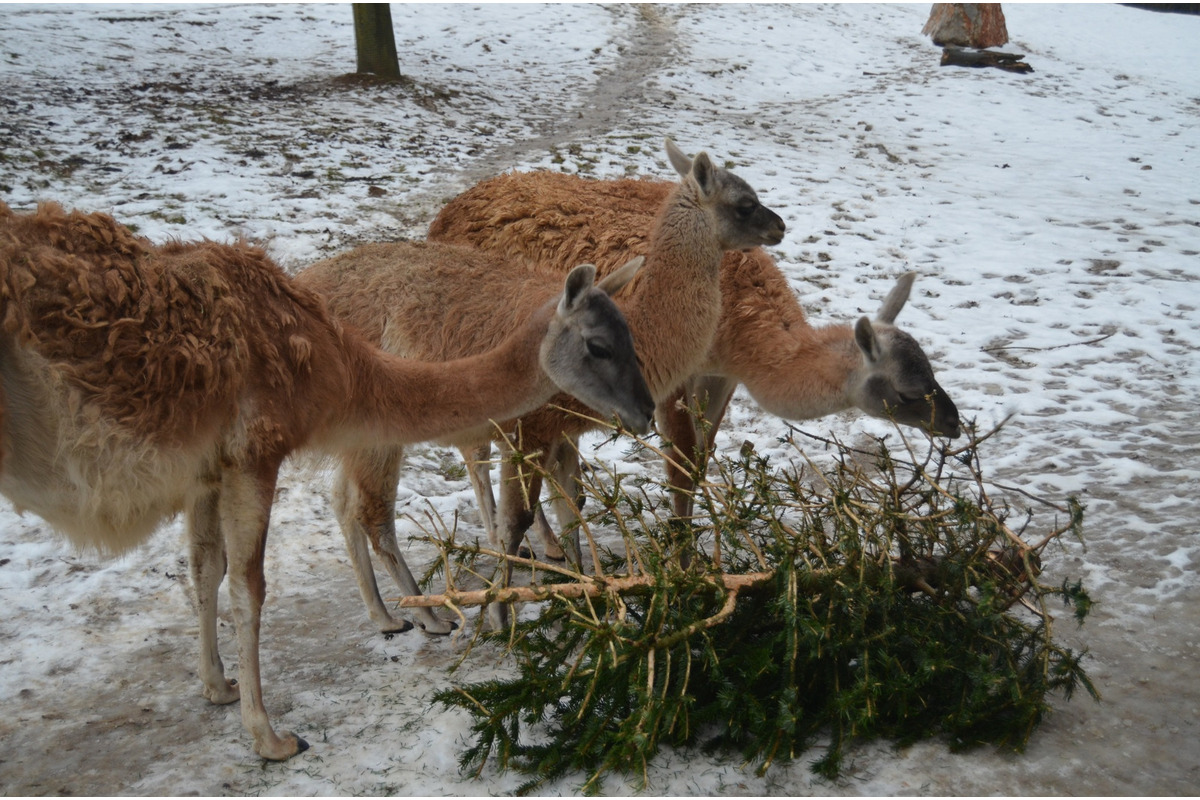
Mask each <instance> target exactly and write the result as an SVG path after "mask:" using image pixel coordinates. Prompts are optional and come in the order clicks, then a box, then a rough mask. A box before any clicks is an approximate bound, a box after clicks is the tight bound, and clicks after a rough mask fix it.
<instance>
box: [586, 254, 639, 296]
mask: <svg viewBox="0 0 1200 800" xmlns="http://www.w3.org/2000/svg"><path fill="white" fill-rule="evenodd" d="M645 263H646V259H645V257H643V256H638V257H636V258H631V259H629V260H628V261H626V262H625V264H624V265H623V266H622V267H621V268H619V269H618V270H616V271H615V272H611V273H609V274H608V275H605V276H604V278H603V279H601V281H600V282H599V283H597V284H596V286H597V288H600V289H603V290H604V292H605V293H606V294H608V296H609V297H612V296H613V295H615V294H616V293H617V292H619V291H621V290H622V289H624V288H625V284H627V283H629V282H630V281H631V280H633V278H634V276H635V275H637V274H638V270H640V269H641V268H642V265H643V264H645Z"/></svg>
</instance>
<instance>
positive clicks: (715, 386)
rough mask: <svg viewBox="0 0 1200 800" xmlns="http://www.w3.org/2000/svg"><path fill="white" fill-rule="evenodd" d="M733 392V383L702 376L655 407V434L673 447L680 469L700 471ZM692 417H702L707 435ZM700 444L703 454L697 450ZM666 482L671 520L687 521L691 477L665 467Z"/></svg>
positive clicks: (675, 468)
mask: <svg viewBox="0 0 1200 800" xmlns="http://www.w3.org/2000/svg"><path fill="white" fill-rule="evenodd" d="M736 388H737V381H735V380H732V379H730V378H726V377H722V376H719V375H704V376H701V377H699V378H692V379H690V380H688V381H686V382H685V383H684V385H683V386H682V387H680V389H678V390H676V391H675V392H673V393H672V394H671V395H670V396H669V397H668V398H667V399H665V400H663V401H662V402H661V403H659V404H658V408H656V409H655V416H656V418H657V421H658V425H659V431H660V432H661V433H662V436H663V437H664V438H665V439H667V440H668V441H669V442H671V443H672V444H673V445H674V447H675V451H676V453H677V455H678V454H682V455H683V458H684V461H681V462H680V464H681V465H686V462H693V463H696V465H697V466H699V467H703V466H704V465H705V464H706V463H707V460H708V454H709V453H710V452H711V451H712V445H713V441H714V440H715V439H716V435H717V429H718V428H719V427H720V426H721V421H722V420H723V419H724V418H725V411H726V410H727V409H728V408H729V401H730V399H731V398H732V397H733V392H734V390H735V389H736ZM696 413H702V414H703V417H704V419H705V420H707V421H708V423H709V425H708V432H707V435H706V434H705V433H704V432H703V430H702V429H701V428H702V426H701V425H700V423H699V420H698V419H696V417H694V416H693V415H694V414H696ZM701 443H703V450H701V449H700V448H701ZM697 459H702V460H703V462H704V463H699V462H698V461H697ZM667 480H668V482H669V483H670V485H671V487H672V488H673V489H674V492H673V494H674V497H673V498H672V504H673V507H674V511H675V516H676V517H678V518H680V519H687V518H689V517H691V516H692V512H693V499H692V491H693V490H694V489H695V484H694V483H693V481H692V476H691V475H690V474H689V473H688V472H687V471H686V470H684V469H680V468H679V467H678V466H676V465H674V464H670V463H668V464H667Z"/></svg>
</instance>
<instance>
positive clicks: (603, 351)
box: [587, 339, 613, 360]
mask: <svg viewBox="0 0 1200 800" xmlns="http://www.w3.org/2000/svg"><path fill="white" fill-rule="evenodd" d="M587 349H588V353H589V354H590V355H591V356H592V358H600V359H605V360H607V359H610V358H612V354H613V353H612V348H611V347H609V346H608V345H606V344H605V343H604V342H601V341H600V340H598V339H588V340H587Z"/></svg>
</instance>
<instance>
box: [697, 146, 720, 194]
mask: <svg viewBox="0 0 1200 800" xmlns="http://www.w3.org/2000/svg"><path fill="white" fill-rule="evenodd" d="M692 178H693V179H694V180H695V181H696V185H697V186H699V187H700V194H702V195H704V196H705V197H712V196H713V195H714V194H715V193H716V191H717V168H716V167H715V166H714V165H713V163H712V159H710V158H709V157H708V153H700V154H699V155H697V156H696V157H695V158H693V159H692Z"/></svg>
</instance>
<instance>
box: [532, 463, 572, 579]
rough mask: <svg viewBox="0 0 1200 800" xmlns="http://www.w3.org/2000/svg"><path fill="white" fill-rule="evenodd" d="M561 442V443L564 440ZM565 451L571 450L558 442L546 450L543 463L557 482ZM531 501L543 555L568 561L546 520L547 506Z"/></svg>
mask: <svg viewBox="0 0 1200 800" xmlns="http://www.w3.org/2000/svg"><path fill="white" fill-rule="evenodd" d="M559 441H560V442H561V441H562V440H559ZM564 449H569V448H566V447H565V446H564V445H563V444H560V443H557V442H556V443H555V444H552V445H551V446H550V447H548V448H546V455H545V458H544V462H543V463H545V465H546V467H547V468H548V469H549V470H550V474H551V475H553V476H554V477H555V480H556V481H558V474H557V472H556V469H557V465H558V464H559V463H560V462H559V458H560V455H561V452H562V451H563V450H564ZM559 485H560V486H563V487H564V490H566V484H563V483H562V482H561V481H559ZM529 499H530V501H531V502H532V503H533V524H532V530H533V533H534V534H536V535H537V538H538V539H540V540H541V542H542V555H543V556H545V557H546V558H550V559H553V560H555V561H563V560H564V559H566V557H567V554H566V553H565V552H563V548H562V543H561V542H560V541H559V539H558V537H557V536H555V535H554V529H553V528H551V527H550V522H549V520H547V519H546V512H545V504H543V503H541V502H539V501H538V499H536V498H534V497H532V496H531V497H530V498H529ZM531 538H532V537H531Z"/></svg>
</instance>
